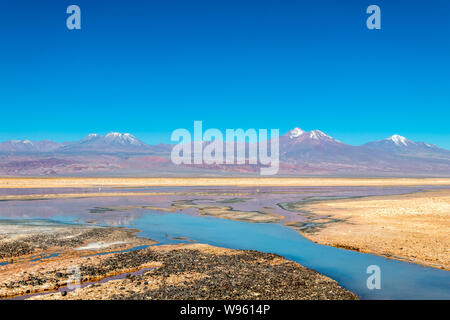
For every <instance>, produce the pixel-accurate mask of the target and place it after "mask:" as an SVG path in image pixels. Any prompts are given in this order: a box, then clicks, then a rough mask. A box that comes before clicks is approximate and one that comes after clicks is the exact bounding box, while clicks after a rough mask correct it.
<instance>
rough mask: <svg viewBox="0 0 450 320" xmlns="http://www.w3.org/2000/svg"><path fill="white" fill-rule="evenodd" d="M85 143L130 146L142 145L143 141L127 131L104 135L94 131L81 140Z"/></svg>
mask: <svg viewBox="0 0 450 320" xmlns="http://www.w3.org/2000/svg"><path fill="white" fill-rule="evenodd" d="M81 141H82V142H85V143H94V142H96V143H105V144H109V145H115V144H117V145H122V146H126V145H132V146H144V145H145V143H143V142H142V141H140V140H139V139H137V138H136V137H135V136H133V135H131V134H129V133H119V132H110V133H108V134H106V135H104V136H101V135H98V134H96V133H91V134H89V135H88V136H87V137H86V138H84V139H83V140H81Z"/></svg>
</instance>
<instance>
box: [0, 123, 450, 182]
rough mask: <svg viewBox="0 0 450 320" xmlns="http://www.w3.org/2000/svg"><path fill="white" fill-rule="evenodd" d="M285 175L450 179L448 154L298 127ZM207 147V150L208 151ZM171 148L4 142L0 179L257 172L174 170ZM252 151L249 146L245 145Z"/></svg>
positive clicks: (96, 138) (104, 138)
mask: <svg viewBox="0 0 450 320" xmlns="http://www.w3.org/2000/svg"><path fill="white" fill-rule="evenodd" d="M279 142H280V172H279V174H281V175H325V176H327V175H337V176H342V175H344V176H348V175H355V176H358V175H364V176H367V175H372V176H379V175H382V176H385V175H387V176H391V175H400V176H401V175H415V176H417V175H419V176H441V175H446V176H450V151H449V150H446V149H443V148H440V147H438V146H435V145H433V144H429V143H425V142H416V141H412V140H408V139H407V138H405V137H402V136H400V135H396V134H395V135H392V136H391V137H389V138H386V139H383V140H378V141H372V142H368V143H366V144H363V145H360V146H353V145H349V144H346V143H344V142H341V141H339V140H337V139H334V138H333V137H331V136H329V135H327V134H326V133H324V132H322V131H320V130H311V131H304V130H303V129H301V128H299V127H296V128H294V129H292V130H289V131H288V132H287V133H286V134H284V135H282V136H280V137H279ZM206 145H207V143H206V144H204V146H206ZM172 147H173V145H165V144H158V145H149V144H146V143H144V142H143V141H141V140H139V139H138V138H136V137H135V136H133V135H131V134H129V133H118V132H111V133H108V134H105V135H99V134H95V133H93V134H89V135H88V136H86V137H85V138H83V139H81V140H79V141H74V142H67V143H57V142H52V141H48V140H42V141H30V140H10V141H5V142H2V143H0V175H79V174H80V175H83V174H86V175H92V174H94V175H97V174H99V175H104V174H108V175H115V174H119V175H142V174H148V173H149V172H152V174H155V175H171V174H172V175H180V174H181V175H183V174H185V175H190V174H191V175H192V174H194V175H199V174H200V175H201V174H219V175H220V174H225V173H226V174H229V173H230V172H236V173H237V174H242V173H254V172H256V171H257V168H256V167H255V166H249V165H239V166H233V165H231V166H230V165H198V166H188V165H183V166H175V165H174V164H172V163H171V160H170V152H171V149H172ZM241 147H248V144H241V145H240V148H241Z"/></svg>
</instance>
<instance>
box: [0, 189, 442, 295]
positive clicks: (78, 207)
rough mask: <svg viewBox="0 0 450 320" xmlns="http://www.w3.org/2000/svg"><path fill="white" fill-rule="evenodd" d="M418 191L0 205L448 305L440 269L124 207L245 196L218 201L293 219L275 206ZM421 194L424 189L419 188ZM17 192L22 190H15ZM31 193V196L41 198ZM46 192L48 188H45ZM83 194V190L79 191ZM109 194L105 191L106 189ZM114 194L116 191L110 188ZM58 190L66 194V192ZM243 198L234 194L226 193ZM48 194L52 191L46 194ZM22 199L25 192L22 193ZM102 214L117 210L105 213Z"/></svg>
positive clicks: (260, 227) (1, 209)
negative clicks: (268, 256) (268, 260)
mask: <svg viewBox="0 0 450 320" xmlns="http://www.w3.org/2000/svg"><path fill="white" fill-rule="evenodd" d="M419 189H420V188H411V187H386V188H379V187H378V188H377V187H295V188H267V187H264V188H262V187H261V188H256V187H252V188H230V187H221V188H215V187H214V188H206V187H197V188H180V187H173V188H138V189H125V190H127V191H132V192H140V191H142V192H150V191H163V192H164V191H174V192H186V191H195V192H210V193H229V194H227V195H204V194H202V195H153V196H121V197H96V198H79V199H53V200H32V201H0V217H2V218H9V219H13V218H29V219H31V218H48V219H53V220H57V221H61V222H77V221H80V222H88V223H99V224H105V225H112V226H129V227H133V228H139V229H140V230H142V232H141V235H142V236H146V237H149V238H151V239H154V240H158V241H160V243H174V242H182V241H179V240H174V239H171V237H187V238H189V239H192V240H197V241H198V242H200V243H208V244H212V245H217V246H222V247H229V248H237V249H253V250H259V251H265V252H274V253H278V254H280V255H283V256H285V257H287V258H289V259H292V260H294V261H297V262H299V263H301V264H303V265H305V266H307V267H310V268H312V269H315V270H317V271H319V272H321V273H323V274H325V275H328V276H330V277H331V278H333V279H335V280H337V281H338V282H339V283H340V284H342V285H343V286H345V287H346V288H348V289H350V290H352V291H354V292H355V293H357V294H358V295H360V296H361V297H364V298H412V299H414V298H446V299H450V276H449V273H448V272H446V271H442V270H438V269H433V268H425V267H422V266H419V265H414V264H409V263H405V262H399V261H395V260H387V259H385V258H382V257H377V256H373V255H367V254H362V253H357V252H351V251H347V250H342V249H336V248H333V247H328V246H322V245H318V244H314V243H313V242H311V241H309V240H307V239H305V238H304V237H302V236H301V235H300V234H299V233H297V232H296V231H295V230H293V229H290V228H286V227H284V226H282V225H280V224H255V223H243V222H236V221H231V220H225V219H218V218H214V217H199V216H196V215H195V210H194V209H187V210H184V211H183V213H187V214H180V213H178V212H177V213H164V212H156V211H153V210H143V209H130V208H127V206H156V207H165V208H167V207H169V206H170V203H172V201H176V200H188V199H206V200H207V201H206V202H211V200H214V201H217V200H226V199H232V198H245V199H246V200H245V201H244V202H235V203H225V204H224V203H218V204H217V205H221V206H222V205H223V206H232V207H233V208H234V209H237V210H243V211H254V210H259V209H261V208H262V207H270V208H273V209H271V210H272V211H273V212H276V213H280V214H282V215H285V216H287V219H288V220H289V219H292V218H293V217H294V216H296V215H297V214H296V213H293V212H289V211H286V210H283V209H281V208H279V207H278V206H277V203H281V202H296V201H304V200H308V199H320V197H357V196H367V195H384V194H403V193H408V192H414V191H417V190H419ZM426 189H432V188H430V187H426ZM22 190H23V189H22ZM43 191H44V190H42V189H34V190H33V191H32V193H34V194H43V193H45V192H43ZM45 191H46V192H47V191H49V190H48V189H47V190H45ZM86 191H88V190H86ZM110 191H111V190H110ZM114 191H123V190H122V189H114ZM64 192H69V193H74V192H79V190H74V189H71V190H70V191H69V190H67V189H66V190H65V191H64ZM239 192H241V193H249V194H246V195H237V194H233V193H239ZM49 193H58V192H57V191H55V189H52V190H51V192H49ZM24 194H28V193H26V191H24ZM105 208H115V209H120V210H118V211H108V210H104V209H105ZM370 264H376V265H379V266H380V267H381V269H382V290H368V289H367V288H366V279H367V277H368V275H367V274H366V268H367V266H369V265H370Z"/></svg>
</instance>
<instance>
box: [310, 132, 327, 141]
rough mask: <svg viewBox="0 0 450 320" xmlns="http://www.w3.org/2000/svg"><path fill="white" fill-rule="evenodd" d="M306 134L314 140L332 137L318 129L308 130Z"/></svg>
mask: <svg viewBox="0 0 450 320" xmlns="http://www.w3.org/2000/svg"><path fill="white" fill-rule="evenodd" d="M308 134H309V137H310V138H311V139H314V140H320V139H323V138H325V139H333V138H332V137H330V136H329V135H327V134H325V133H323V132H322V131H320V130H312V131H310V132H308Z"/></svg>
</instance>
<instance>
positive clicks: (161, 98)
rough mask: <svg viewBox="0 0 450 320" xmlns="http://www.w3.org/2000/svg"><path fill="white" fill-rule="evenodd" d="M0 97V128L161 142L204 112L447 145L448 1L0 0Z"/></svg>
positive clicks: (216, 120) (226, 122)
mask: <svg viewBox="0 0 450 320" xmlns="http://www.w3.org/2000/svg"><path fill="white" fill-rule="evenodd" d="M70 4H77V5H79V6H80V7H81V11H82V30H79V31H70V30H68V29H67V28H66V17H67V16H68V15H67V14H66V8H67V6H68V5H70ZM370 4H377V5H379V6H380V7H381V13H382V29H381V30H373V31H371V30H368V29H367V28H366V22H365V21H366V18H367V16H368V15H367V14H366V13H365V10H366V8H367V6H368V5H370ZM0 108H1V115H2V117H1V119H2V121H1V126H0V141H3V140H8V139H25V138H29V139H33V140H36V139H52V140H55V141H67V140H78V139H80V138H82V137H83V136H85V135H87V134H88V133H91V132H97V133H106V132H109V131H119V132H130V133H132V134H135V135H136V136H137V137H138V138H141V139H142V140H144V141H146V142H149V143H156V142H169V141H170V140H169V139H170V134H171V132H172V131H173V130H174V129H176V128H187V129H191V128H192V127H193V121H194V120H202V121H203V125H204V127H205V128H218V129H223V130H224V129H226V128H244V129H246V128H279V129H280V132H282V133H283V132H285V131H287V130H289V129H291V128H293V127H296V126H300V127H302V128H303V129H305V130H311V129H321V130H322V131H324V132H326V133H328V134H330V135H332V136H334V137H335V138H337V139H339V140H342V141H344V142H347V143H350V144H360V143H364V142H367V141H369V140H378V139H382V138H385V137H387V136H390V135H392V134H394V133H397V134H401V135H404V136H406V137H408V138H410V139H413V140H421V141H427V142H431V143H435V144H438V145H440V146H443V147H446V148H450V125H449V120H450V1H448V0H429V1H425V0H422V1H414V0H410V1H401V0H389V1H381V0H370V1H356V0H354V1H344V0H343V1H334V0H327V1H325V0H309V1H280V0H278V1H275V0H273V1H264V0H257V1H256V0H255V1H253V0H252V1H247V0H240V1H234V0H204V1H197V0H180V1H174V0H149V1H142V0H126V1H125V0H120V1H118V0H114V1H112V0H111V1H96V0H70V1H65V0H41V1H35V0H28V1H23V0H2V1H1V2H0ZM191 130H192V129H191Z"/></svg>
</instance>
